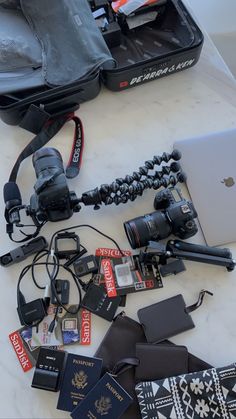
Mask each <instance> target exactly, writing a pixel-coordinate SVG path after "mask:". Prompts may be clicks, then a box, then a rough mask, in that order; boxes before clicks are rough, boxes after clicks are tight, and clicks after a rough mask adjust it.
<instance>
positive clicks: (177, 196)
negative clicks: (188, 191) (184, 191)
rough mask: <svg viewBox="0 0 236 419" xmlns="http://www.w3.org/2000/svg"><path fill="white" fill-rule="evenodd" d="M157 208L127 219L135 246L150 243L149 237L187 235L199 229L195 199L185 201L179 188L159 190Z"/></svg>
mask: <svg viewBox="0 0 236 419" xmlns="http://www.w3.org/2000/svg"><path fill="white" fill-rule="evenodd" d="M154 208H155V209H156V211H155V212H153V213H151V214H146V215H144V216H141V217H137V218H134V219H133V220H129V221H126V222H125V223H124V228H125V232H126V235H127V238H128V240H129V243H130V245H131V247H132V248H133V249H137V248H138V247H143V246H147V245H148V243H149V242H150V241H158V240H162V239H165V238H166V237H168V236H169V235H170V234H174V235H175V236H177V237H179V238H181V239H188V238H189V237H192V236H194V235H195V234H196V233H197V231H198V229H197V225H196V223H195V221H194V218H196V217H197V212H196V210H195V208H194V206H193V204H192V202H189V201H186V199H184V198H183V196H182V195H181V192H180V190H179V189H178V188H167V189H164V190H162V191H161V192H159V193H158V194H157V195H156V197H155V199H154Z"/></svg>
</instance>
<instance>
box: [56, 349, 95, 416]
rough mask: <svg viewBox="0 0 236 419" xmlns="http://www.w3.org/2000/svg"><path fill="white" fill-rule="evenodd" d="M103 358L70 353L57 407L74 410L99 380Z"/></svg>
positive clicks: (69, 410) (68, 410)
mask: <svg viewBox="0 0 236 419" xmlns="http://www.w3.org/2000/svg"><path fill="white" fill-rule="evenodd" d="M101 371H102V360H101V359H99V358H90V357H87V356H82V355H75V354H68V356H67V361H66V366H65V371H64V376H63V379H62V384H61V391H60V395H59V398H58V403H57V409H60V410H65V411H67V412H72V410H74V409H75V407H76V406H77V405H78V404H79V403H80V402H81V401H82V400H83V399H84V397H85V396H86V394H87V393H88V392H89V391H90V390H91V389H92V388H93V387H94V385H95V384H96V383H97V382H98V380H99V378H100V376H101Z"/></svg>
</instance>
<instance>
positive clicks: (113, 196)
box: [79, 150, 186, 209]
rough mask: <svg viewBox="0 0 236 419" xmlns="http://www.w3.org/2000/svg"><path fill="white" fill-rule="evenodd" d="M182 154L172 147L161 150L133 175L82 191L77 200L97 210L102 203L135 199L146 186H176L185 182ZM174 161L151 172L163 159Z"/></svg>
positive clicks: (155, 188) (124, 201)
mask: <svg viewBox="0 0 236 419" xmlns="http://www.w3.org/2000/svg"><path fill="white" fill-rule="evenodd" d="M180 159H181V153H180V152H179V151H178V150H173V152H172V153H171V154H169V153H163V154H162V155H161V156H154V157H153V159H152V160H147V161H146V162H145V163H144V166H142V167H140V168H139V170H138V171H137V172H133V174H132V175H126V176H125V177H124V178H118V179H116V180H115V181H114V182H112V183H111V184H110V185H109V184H104V185H101V186H100V188H95V189H93V190H91V191H88V192H85V193H83V194H82V196H81V198H80V199H79V202H81V203H83V204H84V205H94V209H99V208H100V206H99V205H101V204H102V203H104V204H105V205H111V204H113V203H114V204H115V205H119V204H125V203H126V202H127V201H128V200H130V201H134V200H135V199H136V198H137V197H138V196H142V195H143V192H144V190H145V189H154V190H157V189H159V188H160V187H162V186H163V187H165V188H167V187H168V186H175V185H176V184H177V183H178V182H185V180H186V175H185V174H184V173H183V172H182V170H181V166H180V164H179V163H178V160H180ZM170 160H174V161H173V162H172V163H171V164H170V165H169V166H162V167H161V170H156V171H155V172H152V174H151V173H149V172H150V171H154V169H155V166H161V164H162V163H163V162H165V163H168V162H169V161H170Z"/></svg>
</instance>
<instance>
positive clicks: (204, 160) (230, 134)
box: [174, 129, 236, 246]
mask: <svg viewBox="0 0 236 419" xmlns="http://www.w3.org/2000/svg"><path fill="white" fill-rule="evenodd" d="M174 148H177V149H178V150H180V151H181V153H182V159H181V161H180V163H181V166H182V168H183V170H184V171H185V172H186V174H187V186H188V190H189V193H190V195H191V199H192V201H193V203H194V206H195V208H196V210H197V212H198V219H199V222H200V225H201V228H202V231H203V234H204V236H205V240H206V242H207V244H208V245H209V246H217V245H221V244H224V243H231V242H234V241H236V129H233V130H230V131H224V132H217V133H213V134H208V135H205V136H202V137H196V138H190V139H186V140H182V141H177V142H176V143H175V144H174Z"/></svg>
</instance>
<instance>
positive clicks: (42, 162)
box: [33, 147, 64, 178]
mask: <svg viewBox="0 0 236 419" xmlns="http://www.w3.org/2000/svg"><path fill="white" fill-rule="evenodd" d="M33 166H34V169H35V173H36V176H37V178H38V177H40V176H43V173H42V172H43V171H44V170H47V171H48V170H49V169H54V170H55V171H60V172H61V173H63V172H64V168H63V161H62V157H61V154H60V153H59V151H58V150H56V149H55V148H51V147H44V148H41V149H40V150H38V151H36V152H35V153H34V155H33Z"/></svg>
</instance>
